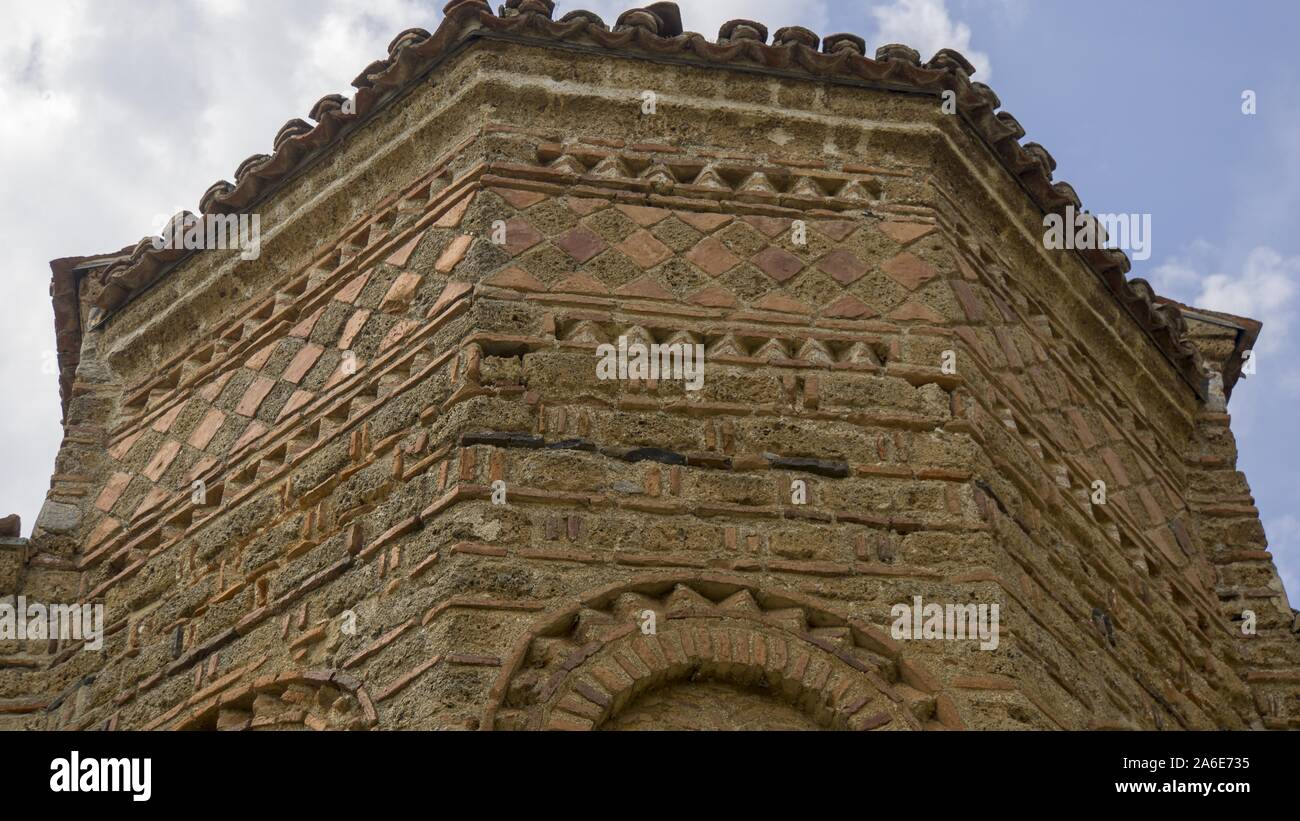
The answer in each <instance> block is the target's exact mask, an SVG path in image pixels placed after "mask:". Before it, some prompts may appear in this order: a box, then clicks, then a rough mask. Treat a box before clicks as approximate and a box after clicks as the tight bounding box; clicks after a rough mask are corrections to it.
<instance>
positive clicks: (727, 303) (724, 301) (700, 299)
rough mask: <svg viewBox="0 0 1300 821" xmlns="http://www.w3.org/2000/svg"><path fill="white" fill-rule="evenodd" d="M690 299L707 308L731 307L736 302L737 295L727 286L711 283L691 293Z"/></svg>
mask: <svg viewBox="0 0 1300 821" xmlns="http://www.w3.org/2000/svg"><path fill="white" fill-rule="evenodd" d="M689 301H690V302H692V303H694V304H696V305H703V306H705V307H706V308H731V307H733V306H734V305H735V304H736V296H735V294H733V293H731V291H728V290H727V289H726V288H723V287H721V286H718V285H710V286H708V287H707V288H702V289H700V290H699V291H696V292H695V293H694V294H691V296H690V298H689Z"/></svg>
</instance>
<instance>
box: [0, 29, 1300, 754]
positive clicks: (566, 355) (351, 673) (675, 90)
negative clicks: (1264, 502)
mask: <svg viewBox="0 0 1300 821" xmlns="http://www.w3.org/2000/svg"><path fill="white" fill-rule="evenodd" d="M644 90H653V91H656V93H657V95H658V97H657V111H656V113H655V114H653V115H646V114H644V113H643V112H642V109H641V105H642V92H643V91H644ZM262 213H263V214H264V216H263V225H264V231H265V236H264V241H263V256H262V258H261V259H259V260H256V261H241V260H238V259H237V257H235V256H234V255H225V254H205V255H201V256H198V257H196V258H194V259H191V260H189V261H187V262H185V263H184V264H183V265H182V266H181V267H180V268H178V269H177V270H175V271H172V272H171V273H170V274H169V275H168V276H167V277H166V278H164V279H163V280H161V281H160V282H159V283H158V285H157V286H155V287H154V288H152V289H151V290H149V291H146V292H145V293H144V294H142V295H141V296H140V297H138V298H137V299H136V300H135V301H134V302H132V303H130V304H129V305H127V306H126V307H125V308H124V309H122V310H121V311H120V312H118V313H117V314H115V315H113V316H112V317H110V318H109V319H108V321H107V322H106V323H105V324H104V325H103V326H102V327H101V328H99V329H97V330H93V331H88V332H87V333H86V334H85V335H84V344H83V349H82V351H81V354H80V361H79V364H78V365H77V372H76V379H75V381H74V384H73V393H72V399H71V402H70V405H69V412H68V419H67V436H66V438H65V442H64V446H63V448H62V449H61V451H60V455H59V460H58V465H57V466H56V475H55V477H54V482H53V483H52V484H53V487H52V490H51V495H50V501H49V504H48V505H47V507H46V510H45V511H44V512H43V514H42V517H41V520H40V521H39V522H38V523H37V529H36V532H35V533H34V534H33V540H32V545H31V546H30V547H25V548H24V550H25V555H24V556H23V558H22V581H21V582H18V581H17V578H18V574H17V572H16V571H15V572H14V573H7V574H5V575H4V576H3V577H0V578H5V579H7V578H9V577H10V576H13V577H14V579H15V581H14V584H18V585H20V586H19V588H18V589H19V591H20V592H22V593H24V594H25V595H27V596H28V597H31V598H41V599H44V600H47V601H76V600H81V601H102V602H103V603H104V604H105V607H106V611H107V619H106V621H107V623H108V636H107V638H106V641H105V647H104V651H103V652H101V653H93V652H85V651H82V650H81V649H80V648H79V647H78V646H76V645H75V644H73V645H69V644H66V643H61V642H58V641H54V642H42V643H39V645H40V646H37V643H35V642H27V643H25V644H19V643H16V642H10V643H7V644H4V645H0V727H32V728H36V727H44V728H107V729H136V728H221V729H243V728H264V727H269V728H275V727H289V726H300V725H305V726H308V727H312V728H325V727H345V728H353V729H361V728H435V727H439V728H440V727H449V728H466V729H520V728H558V729H589V728H594V727H611V728H616V727H643V726H710V727H747V728H752V727H803V726H821V727H831V728H855V729H858V728H861V729H870V728H886V729H905V728H915V729H922V728H960V727H971V728H1023V727H1033V728H1085V727H1094V728H1180V727H1181V728H1214V727H1233V728H1238V727H1263V726H1269V727H1296V726H1297V725H1298V724H1300V709H1298V708H1297V701H1296V687H1295V686H1294V685H1295V684H1296V676H1297V670H1300V658H1298V657H1297V656H1296V647H1297V642H1296V637H1295V635H1294V634H1293V632H1292V629H1293V628H1292V625H1291V624H1290V623H1289V622H1288V621H1287V617H1288V616H1289V615H1290V614H1289V612H1287V608H1286V605H1285V596H1284V594H1282V592H1281V589H1280V583H1278V582H1277V581H1276V574H1275V572H1274V571H1273V570H1272V565H1271V562H1270V561H1269V559H1268V554H1267V553H1264V552H1263V547H1264V542H1263V534H1262V529H1260V528H1259V525H1258V518H1257V513H1255V512H1254V511H1253V508H1250V507H1249V505H1250V502H1249V501H1246V499H1245V498H1244V496H1246V495H1248V493H1249V491H1248V488H1246V487H1245V484H1244V478H1240V474H1237V473H1235V471H1232V469H1231V463H1232V461H1233V458H1234V456H1233V447H1232V445H1231V433H1230V432H1229V431H1228V428H1227V425H1226V421H1227V420H1226V417H1225V416H1223V415H1221V414H1217V415H1216V414H1214V413H1210V412H1208V411H1206V410H1205V409H1204V407H1203V405H1202V403H1201V401H1200V399H1199V398H1198V397H1197V395H1196V393H1195V392H1194V391H1193V389H1192V387H1191V386H1189V385H1188V384H1186V383H1185V382H1184V381H1183V380H1182V379H1181V378H1180V377H1179V375H1178V374H1177V373H1176V372H1175V370H1174V368H1172V367H1171V366H1170V363H1169V362H1168V361H1167V360H1166V359H1165V358H1164V356H1163V355H1162V354H1161V353H1160V351H1159V350H1157V348H1156V347H1155V345H1154V344H1153V343H1152V342H1151V340H1150V339H1149V338H1147V337H1146V336H1145V335H1144V332H1143V331H1142V330H1141V329H1140V328H1139V327H1138V325H1137V324H1136V323H1135V322H1133V320H1132V318H1131V317H1130V316H1129V315H1128V314H1127V313H1126V312H1125V309H1124V307H1123V306H1121V305H1120V304H1119V303H1118V302H1117V301H1116V300H1115V299H1114V298H1113V297H1112V296H1111V295H1110V294H1109V293H1107V292H1106V291H1105V290H1104V287H1103V285H1102V284H1101V282H1100V281H1099V280H1098V279H1097V278H1096V277H1095V276H1094V275H1093V274H1092V272H1091V271H1090V270H1088V269H1087V268H1086V267H1085V266H1084V265H1083V263H1082V262H1081V261H1080V260H1078V259H1076V258H1075V257H1073V256H1070V255H1066V254H1063V253H1060V252H1047V251H1044V250H1043V249H1042V244H1041V241H1040V232H1041V227H1040V226H1041V212H1040V211H1038V209H1037V208H1036V207H1035V206H1033V205H1032V203H1030V202H1029V201H1028V200H1027V199H1026V198H1025V196H1024V193H1023V191H1022V190H1021V189H1020V188H1019V187H1018V186H1017V184H1016V181H1015V180H1014V179H1012V178H1010V176H1009V175H1008V174H1007V172H1006V170H1005V169H1004V168H1003V167H1002V166H1001V165H999V164H998V163H997V162H996V161H995V159H994V158H993V157H991V156H990V155H989V153H988V152H987V150H985V148H984V146H983V144H982V143H981V142H980V141H979V140H978V138H976V137H975V136H973V135H972V134H971V133H970V131H969V129H968V128H967V127H966V126H965V125H963V124H962V122H961V121H960V120H959V119H958V118H954V117H951V116H948V115H944V114H942V113H941V112H940V110H939V107H938V105H937V103H936V99H935V98H934V97H932V96H927V95H921V94H908V93H903V92H899V91H882V90H878V89H869V88H860V87H851V86H836V85H832V84H829V83H818V82H811V81H807V80H797V79H790V78H782V77H775V76H767V75H762V74H755V73H741V72H726V71H714V70H703V69H701V68H698V67H692V66H684V65H668V64H657V63H652V62H648V61H640V60H623V59H609V58H606V57H603V56H600V55H589V54H577V53H564V52H559V51H555V50H551V49H544V48H539V47H535V46H526V45H521V44H503V43H498V42H480V43H477V44H474V45H473V46H472V47H470V48H468V49H467V50H464V51H462V52H460V53H459V54H458V55H457V56H456V57H455V58H454V59H452V60H450V61H449V62H447V63H446V64H444V65H443V66H441V67H440V69H439V74H438V80H437V81H436V82H432V83H425V84H421V85H419V86H417V87H416V88H415V90H414V91H412V92H411V93H410V94H408V95H407V96H406V97H404V98H403V99H402V100H401V101H399V103H397V104H395V105H393V106H390V107H389V108H388V109H386V110H385V112H384V113H383V114H382V115H381V116H379V117H377V118H376V119H375V120H374V121H372V122H370V123H369V124H368V125H367V126H366V127H365V128H362V129H360V130H359V131H357V132H356V133H355V134H353V135H352V136H350V137H349V138H348V140H347V141H346V142H344V143H343V144H342V145H340V146H339V147H338V148H337V149H336V150H335V151H334V152H333V153H331V154H330V155H328V156H327V157H326V158H325V159H324V160H323V161H322V162H320V163H318V164H316V165H315V166H313V167H312V168H310V169H309V170H308V171H306V172H304V173H302V174H301V175H299V176H297V177H295V178H294V179H292V180H291V181H290V182H289V183H288V184H287V185H286V186H285V187H284V188H283V189H281V190H280V191H279V192H277V193H276V194H275V196H274V197H273V198H272V199H271V200H270V201H268V202H267V203H266V204H265V205H264V206H263V207H262ZM795 220H799V221H801V223H802V226H803V227H805V228H806V242H805V243H799V242H797V241H796V239H795V237H796V235H797V228H798V226H796V223H795ZM502 224H504V234H503V235H502V234H501V233H500V229H501V228H502ZM494 235H495V236H494ZM494 239H503V240H504V242H503V243H498V242H496V241H494ZM83 287H84V288H85V289H86V294H85V296H84V297H83V299H85V300H86V302H87V304H88V301H89V299H90V298H92V297H93V296H94V289H95V286H94V285H93V284H92V283H90V282H89V281H87V283H86V285H85V286H83ZM619 337H627V338H629V339H633V340H640V341H643V342H667V343H671V342H688V343H691V344H696V343H698V344H702V345H704V346H705V349H706V356H707V366H706V371H705V382H704V386H703V389H702V390H701V391H699V392H698V393H688V392H686V391H685V390H684V389H683V386H682V384H681V383H679V382H674V381H670V380H661V381H658V382H652V381H643V382H629V381H602V380H600V379H598V378H597V375H596V367H595V366H596V361H597V357H596V348H597V346H598V345H600V344H602V343H606V342H613V341H615V340H617V339H618V338H619ZM946 352H950V353H951V354H952V355H955V362H956V372H955V373H952V372H948V371H947V370H945V369H944V368H942V367H941V363H942V362H943V361H944V357H945V353H946ZM1212 470H1213V471H1220V472H1222V471H1229V474H1230V475H1225V476H1222V477H1220V474H1219V473H1213V474H1212V473H1211V472H1210V471H1212ZM1215 477H1219V478H1215ZM1233 477H1237V478H1236V479H1234V478H1233ZM1097 480H1101V481H1103V482H1104V483H1105V485H1106V491H1107V494H1106V503H1105V504H1095V503H1094V502H1093V501H1092V499H1091V496H1092V494H1093V489H1094V485H1093V483H1094V482H1095V481H1097ZM796 481H798V482H802V483H804V484H805V485H806V487H807V490H808V499H807V503H806V504H793V503H792V501H791V489H792V486H793V483H795V482H796ZM196 482H202V490H203V493H201V494H199V495H198V496H196V495H195V493H194V488H195V483H196ZM498 482H499V483H504V485H496V486H497V487H498V488H502V487H503V488H504V491H505V497H506V503H505V504H494V501H493V499H492V493H493V487H494V483H498ZM1238 496H1243V498H1240V499H1239V498H1237V497H1238ZM6 555H7V554H6ZM0 567H3V566H0ZM1270 574H1271V575H1270ZM1227 587H1231V591H1228V590H1226V589H1225V588H1227ZM917 595H919V596H922V597H923V598H924V599H925V600H927V601H937V602H986V603H989V602H996V603H998V604H999V605H1000V607H1001V633H1000V645H999V647H998V649H997V650H995V651H981V650H979V649H978V648H977V647H976V645H975V644H974V643H971V642H952V641H896V640H894V639H892V638H891V637H890V635H889V626H890V623H891V617H890V609H891V607H892V605H894V604H897V603H900V602H904V603H906V602H910V601H911V600H912V597H913V596H917ZM1244 604H1250V605H1252V606H1255V607H1256V608H1257V609H1258V610H1259V611H1260V612H1261V614H1264V615H1261V631H1260V634H1259V637H1258V639H1256V640H1253V641H1245V640H1243V639H1242V638H1240V631H1239V630H1237V629H1236V625H1235V623H1234V621H1233V619H1234V617H1235V616H1234V614H1239V611H1240V610H1241V609H1242V606H1243V605H1244ZM646 611H652V612H653V613H654V614H655V621H656V625H657V628H656V632H655V634H654V635H645V634H643V633H642V631H641V629H640V628H641V623H642V621H643V620H644V614H645V612H646Z"/></svg>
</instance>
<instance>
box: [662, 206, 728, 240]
mask: <svg viewBox="0 0 1300 821" xmlns="http://www.w3.org/2000/svg"><path fill="white" fill-rule="evenodd" d="M674 213H676V214H677V218H678V219H680V220H681V221H682V222H684V223H686V224H687V225H689V226H691V227H692V228H694V229H695V230H696V231H699V232H700V233H702V234H710V233H712V232H714V231H716V230H718V229H719V228H721V227H722V226H724V225H726V224H727V223H729V222H731V220H732V217H731V216H730V215H728V214H710V213H707V212H700V211H676V212H674Z"/></svg>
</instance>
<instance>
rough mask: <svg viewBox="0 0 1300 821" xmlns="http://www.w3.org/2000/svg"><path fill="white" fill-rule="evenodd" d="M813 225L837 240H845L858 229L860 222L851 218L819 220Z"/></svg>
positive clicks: (820, 231)
mask: <svg viewBox="0 0 1300 821" xmlns="http://www.w3.org/2000/svg"><path fill="white" fill-rule="evenodd" d="M813 227H815V228H816V229H817V231H818V232H819V233H821V234H823V235H825V236H828V237H830V238H831V239H833V240H835V241H836V242H843V241H844V240H846V239H848V237H849V235H850V234H852V233H853V232H854V231H856V230H857V228H858V223H856V222H852V221H850V220H818V221H817V222H816V223H814V224H813Z"/></svg>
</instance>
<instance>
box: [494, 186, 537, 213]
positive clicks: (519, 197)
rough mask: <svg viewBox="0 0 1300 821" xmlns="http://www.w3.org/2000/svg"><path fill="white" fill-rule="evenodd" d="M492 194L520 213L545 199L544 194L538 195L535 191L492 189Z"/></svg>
mask: <svg viewBox="0 0 1300 821" xmlns="http://www.w3.org/2000/svg"><path fill="white" fill-rule="evenodd" d="M492 193H494V194H496V195H497V196H499V197H501V199H503V200H505V201H506V202H508V203H510V204H511V205H512V206H514V207H515V208H517V209H519V210H520V211H523V210H525V209H527V208H531V207H533V206H534V205H536V204H537V203H539V202H541V201H542V200H544V199H546V195H545V194H539V193H537V192H536V191H520V190H518V189H515V188H493V189H492Z"/></svg>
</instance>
